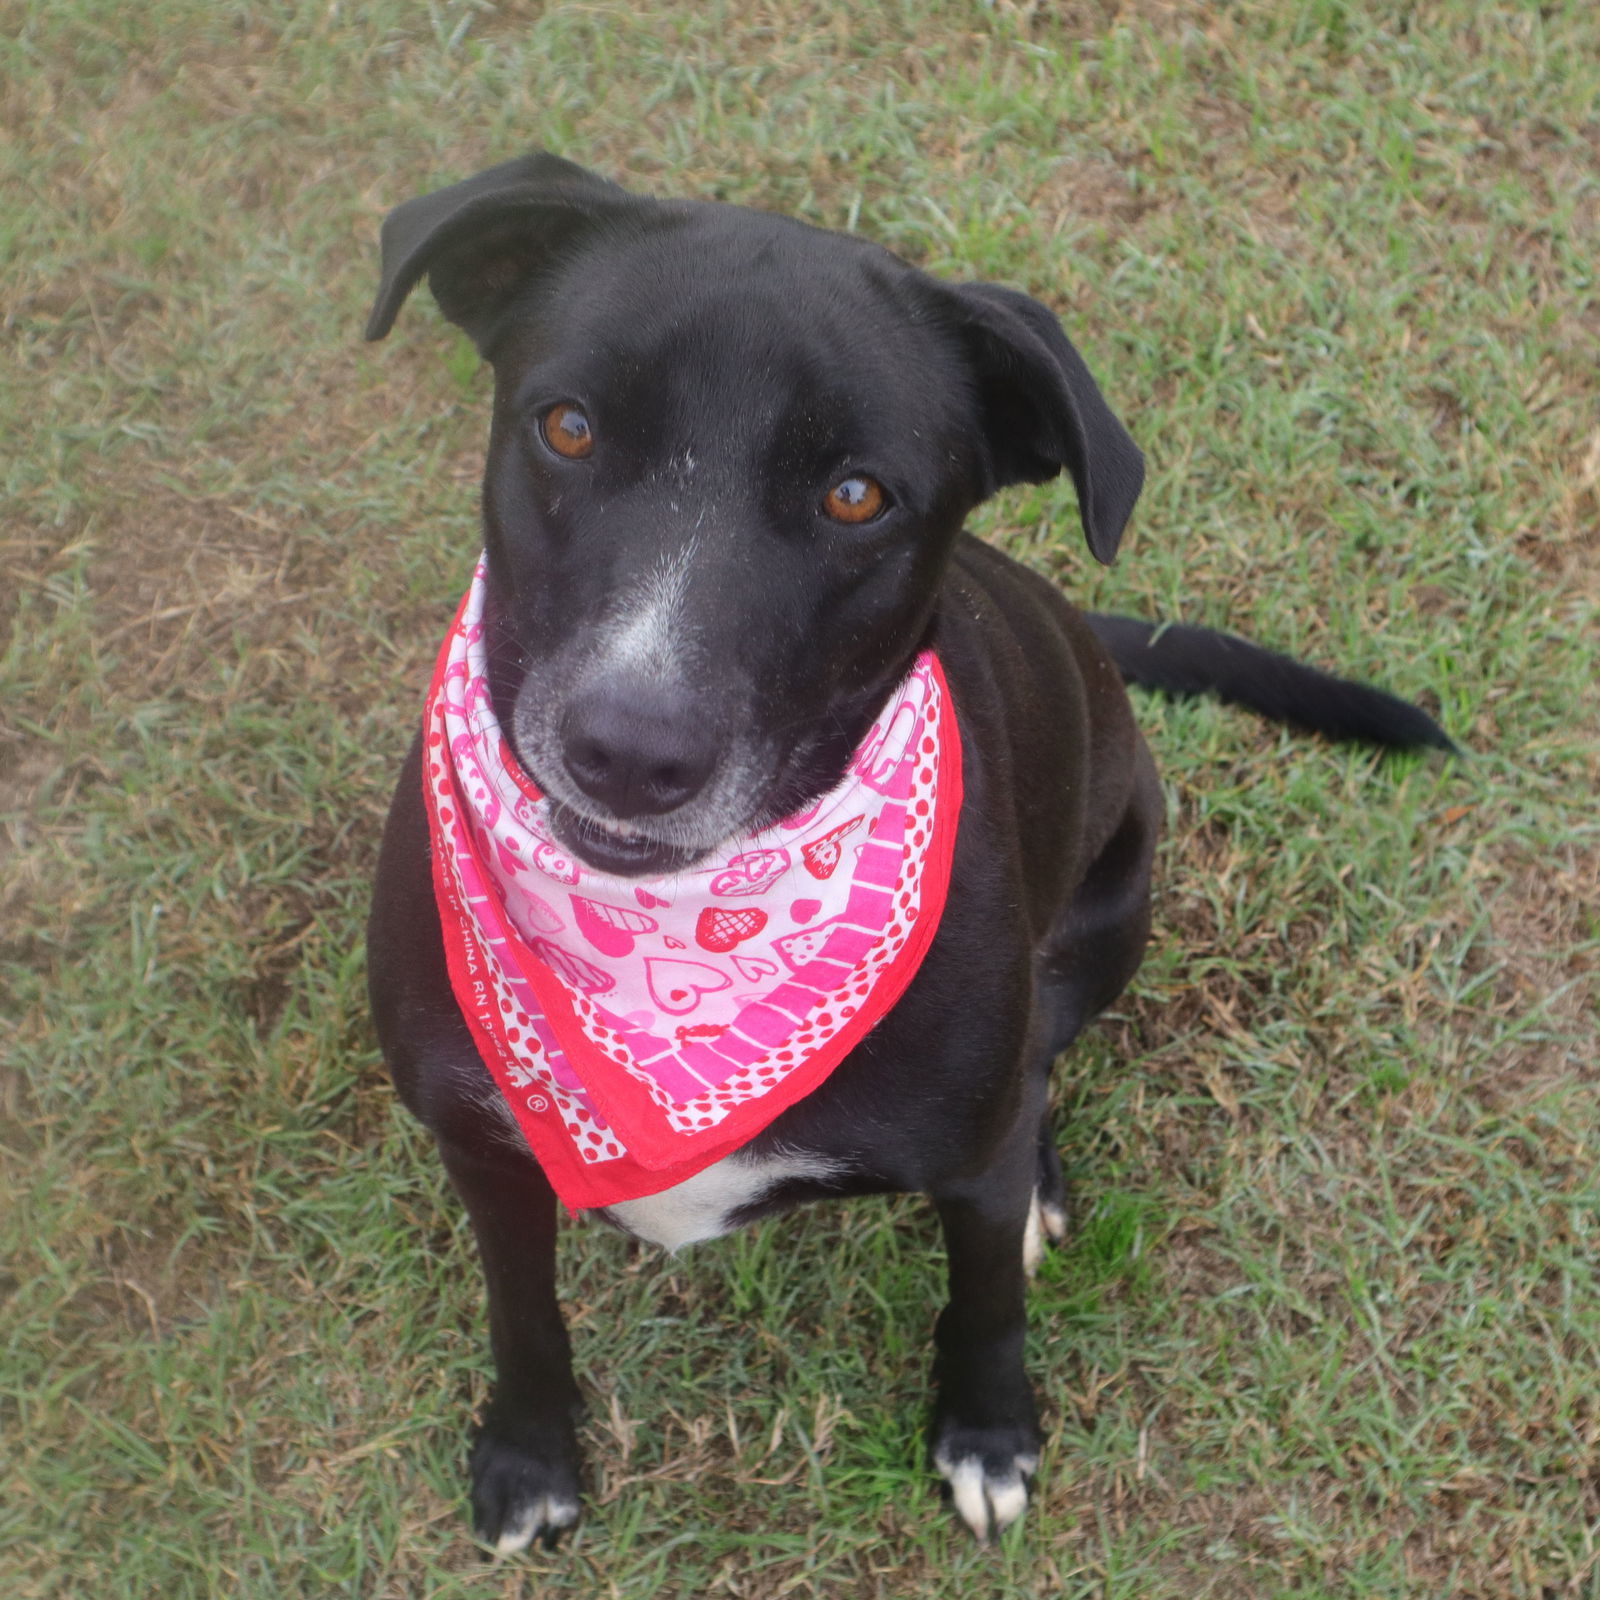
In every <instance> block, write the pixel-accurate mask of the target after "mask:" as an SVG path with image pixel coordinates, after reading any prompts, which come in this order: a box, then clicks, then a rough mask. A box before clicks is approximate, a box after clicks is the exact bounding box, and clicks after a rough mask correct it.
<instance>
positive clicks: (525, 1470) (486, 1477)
mask: <svg viewBox="0 0 1600 1600" xmlns="http://www.w3.org/2000/svg"><path fill="white" fill-rule="evenodd" d="M579 1496H580V1489H579V1477H578V1452H577V1445H576V1442H575V1441H574V1440H572V1439H571V1438H566V1439H562V1438H553V1437H551V1436H550V1435H548V1434H545V1435H543V1436H540V1435H525V1436H523V1437H521V1438H519V1437H517V1436H516V1435H515V1434H514V1433H513V1432H511V1431H509V1430H502V1429H500V1428H496V1427H494V1426H493V1425H492V1424H489V1423H485V1425H484V1427H483V1429H482V1431H481V1432H480V1433H479V1435H478V1438H477V1442H476V1443H475V1444H474V1445H473V1447H472V1530H473V1532H474V1533H475V1534H476V1535H477V1536H478V1538H479V1539H480V1540H482V1541H483V1543H484V1544H486V1545H488V1546H489V1548H490V1549H491V1550H492V1551H493V1552H494V1553H495V1555H497V1556H509V1555H514V1554H516V1552H517V1551H519V1550H526V1549H527V1548H528V1546H529V1545H531V1544H532V1543H533V1542H534V1541H535V1540H538V1541H540V1542H541V1543H542V1544H543V1545H544V1546H545V1547H546V1548H547V1549H548V1548H550V1547H551V1546H553V1545H554V1544H555V1543H556V1541H557V1540H558V1539H559V1538H560V1537H561V1535H562V1534H563V1533H565V1532H566V1530H567V1529H568V1528H570V1527H571V1526H572V1525H573V1523H575V1522H576V1521H577V1520H578V1511H579Z"/></svg>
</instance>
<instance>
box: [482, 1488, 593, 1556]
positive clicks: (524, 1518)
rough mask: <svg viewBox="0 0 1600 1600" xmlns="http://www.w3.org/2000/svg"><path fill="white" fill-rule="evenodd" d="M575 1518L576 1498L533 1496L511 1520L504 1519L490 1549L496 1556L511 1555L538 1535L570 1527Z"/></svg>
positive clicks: (576, 1513) (525, 1547)
mask: <svg viewBox="0 0 1600 1600" xmlns="http://www.w3.org/2000/svg"><path fill="white" fill-rule="evenodd" d="M577 1520H578V1502H577V1501H576V1500H554V1499H551V1498H550V1497H549V1496H546V1497H545V1498H544V1499H542V1500H535V1501H534V1502H533V1504H532V1505H531V1506H528V1507H527V1508H526V1509H525V1510H524V1511H523V1512H522V1514H521V1515H520V1516H518V1518H517V1520H516V1521H515V1522H511V1523H508V1524H507V1525H506V1526H505V1527H504V1528H502V1529H501V1530H500V1537H499V1538H498V1539H496V1540H495V1545H494V1553H495V1554H496V1555H497V1556H514V1555H516V1554H517V1552H518V1551H520V1550H526V1549H527V1548H528V1546H529V1545H530V1544H532V1543H533V1541H534V1539H535V1538H536V1537H537V1536H538V1535H540V1534H542V1533H554V1532H555V1531H556V1529H558V1528H568V1527H571V1525H572V1524H573V1523H574V1522H576V1521H577Z"/></svg>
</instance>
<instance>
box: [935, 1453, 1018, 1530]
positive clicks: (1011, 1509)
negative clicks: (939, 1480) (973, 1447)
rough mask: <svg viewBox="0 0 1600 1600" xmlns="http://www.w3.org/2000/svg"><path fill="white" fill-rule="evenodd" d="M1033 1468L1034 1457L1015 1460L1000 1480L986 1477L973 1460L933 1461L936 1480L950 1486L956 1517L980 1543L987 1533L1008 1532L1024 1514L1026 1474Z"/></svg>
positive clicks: (980, 1465) (975, 1459)
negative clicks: (937, 1478) (938, 1474)
mask: <svg viewBox="0 0 1600 1600" xmlns="http://www.w3.org/2000/svg"><path fill="white" fill-rule="evenodd" d="M1037 1464H1038V1457H1036V1456H1018V1457H1017V1460H1016V1464H1015V1466H1014V1467H1013V1469H1012V1470H1011V1472H1009V1473H1008V1474H1007V1475H1006V1476H1005V1477H1003V1478H1001V1477H990V1476H989V1474H988V1473H986V1472H985V1471H984V1468H983V1463H982V1461H980V1460H979V1459H978V1458H977V1456H964V1457H963V1458H962V1459H961V1460H960V1461H951V1460H950V1459H949V1458H948V1457H947V1456H939V1457H936V1458H935V1461H934V1465H935V1466H936V1467H937V1468H938V1469H939V1473H940V1476H941V1477H943V1478H944V1480H945V1481H946V1482H947V1483H948V1484H949V1485H950V1496H951V1498H952V1499H953V1500H954V1501H955V1505H956V1514H957V1515H958V1516H959V1517H960V1518H961V1520H962V1521H963V1522H964V1523H966V1525H967V1526H968V1527H969V1528H970V1529H971V1530H972V1532H973V1534H974V1535H975V1536H976V1537H977V1539H978V1540H979V1542H980V1543H982V1542H984V1541H986V1540H987V1539H988V1537H989V1535H990V1534H991V1533H999V1532H1001V1531H1002V1530H1003V1529H1006V1528H1009V1527H1010V1526H1011V1524H1012V1523H1013V1522H1015V1521H1016V1520H1017V1518H1018V1517H1020V1516H1021V1515H1022V1513H1023V1512H1024V1511H1025V1510H1027V1507H1028V1481H1027V1477H1026V1474H1028V1473H1030V1472H1032V1471H1033V1469H1034V1467H1035V1466H1036V1465H1037Z"/></svg>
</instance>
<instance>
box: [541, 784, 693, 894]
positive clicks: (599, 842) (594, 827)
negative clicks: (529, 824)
mask: <svg viewBox="0 0 1600 1600" xmlns="http://www.w3.org/2000/svg"><path fill="white" fill-rule="evenodd" d="M550 831H551V833H552V834H553V835H554V836H555V839H556V842H557V843H558V844H560V845H562V846H563V847H564V848H565V849H567V850H569V851H570V852H571V853H572V854H573V855H575V856H576V857H577V858H578V859H579V860H580V861H581V862H583V863H584V864H585V865H586V866H589V867H593V868H594V869H595V871H596V872H606V873H610V874H612V875H613V876H615V877H619V878H659V877H665V876H667V875H668V874H670V873H674V872H681V871H683V870H684V869H685V868H687V867H692V866H694V865H695V863H696V862H698V861H702V860H704V859H705V857H706V856H708V855H710V854H711V852H712V851H713V850H714V849H715V848H716V846H715V845H683V844H674V843H672V842H671V841H669V840H665V839H658V838H656V837H655V836H654V835H653V834H650V833H647V832H646V831H645V830H644V829H642V828H637V827H634V826H633V825H632V824H630V823H626V822H619V821H616V820H615V819H612V818H601V817H590V816H585V815H584V814H583V813H582V812H580V811H575V810H574V809H573V808H572V807H571V806H569V805H567V804H566V803H565V802H563V801H561V800H557V799H556V798H555V797H554V796H551V799H550Z"/></svg>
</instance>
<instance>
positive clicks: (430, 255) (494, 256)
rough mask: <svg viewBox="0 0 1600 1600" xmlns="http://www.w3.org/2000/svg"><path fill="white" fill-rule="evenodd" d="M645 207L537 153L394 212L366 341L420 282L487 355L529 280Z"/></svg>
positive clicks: (383, 329) (380, 332)
mask: <svg viewBox="0 0 1600 1600" xmlns="http://www.w3.org/2000/svg"><path fill="white" fill-rule="evenodd" d="M638 203H639V202H638V201H636V200H635V199H634V197H633V196H631V195H629V194H628V192H627V190H625V189H621V188H619V187H618V186H617V185H616V184H614V183H611V182H609V181H608V180H606V179H605V178H600V177H597V176H596V175H595V174H594V173H592V172H588V171H586V170H585V169H584V168H583V167H580V166H576V165H575V164H574V163H572V162H571V161H564V160H563V159H562V158H561V157H560V156H553V155H550V154H549V153H548V152H546V151H543V150H537V151H535V152H534V153H533V154H532V155H527V156H522V157H520V158H519V159H517V160H515V161H505V162H502V163H501V164H500V165H499V166H497V167H490V168H489V169H488V171H487V172H480V173H479V174H478V175H477V176H476V177H475V178H468V179H466V180H465V181H464V182H462V183H454V184H451V185H450V187H449V188H448V189H440V190H438V191H436V192H435V193H433V194H425V195H420V196H419V197H418V198H417V199H415V200H407V201H406V202H405V204H404V205H400V206H396V207H395V209H394V210H393V211H391V212H390V213H389V215H388V216H386V217H385V218H384V219H383V232H382V244H383V278H382V281H381V282H380V283H379V284H378V297H377V299H376V300H375V301H374V302H373V306H372V315H371V316H370V317H369V318H368V319H367V335H366V336H367V338H369V339H381V338H382V337H383V336H384V335H385V334H386V333H387V332H388V331H389V329H390V328H391V327H393V326H394V319H395V317H396V315H397V314H398V313H399V310H400V307H401V306H402V305H403V304H404V303H405V298H406V296H407V295H408V294H410V293H411V290H412V289H413V287H415V285H416V282H417V280H418V279H419V278H420V277H421V276H422V275H423V273H425V272H426V273H427V274H428V283H429V286H430V287H431V288H432V290H433V293H434V298H435V299H436V300H437V301H438V302H439V309H440V310H441V311H443V312H444V314H445V315H446V316H447V317H448V318H449V319H450V320H451V321H452V322H454V323H455V324H457V326H458V327H460V328H462V329H464V330H465V331H466V333H467V334H468V335H469V336H470V337H471V339H472V340H473V342H474V343H475V344H477V345H478V347H479V348H480V349H482V348H483V347H484V345H485V344H486V342H487V341H488V340H489V337H490V335H491V333H492V330H493V329H494V326H495V323H496V320H497V319H498V317H499V314H500V312H501V311H503V310H504V309H505V307H506V305H507V304H508V302H509V301H510V299H511V297H512V295H513V294H514V293H515V291H516V290H517V288H518V287H519V286H520V285H521V283H522V282H523V280H524V279H525V278H526V277H527V275H528V273H529V272H530V271H532V270H534V269H535V268H536V267H537V266H538V265H539V263H540V262H541V261H542V260H545V259H548V257H549V256H550V255H551V254H552V253H553V252H554V251H555V250H556V249H558V248H559V247H560V245H561V244H562V242H563V241H565V240H566V239H568V238H570V237H571V236H572V235H573V233H574V232H575V231H576V230H577V229H579V228H581V227H582V226H583V225H584V224H586V223H588V222H590V221H592V220H593V219H594V218H595V217H597V216H599V215H601V214H603V213H605V212H607V211H614V210H617V209H619V208H621V207H623V206H628V205H637V204H638Z"/></svg>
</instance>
